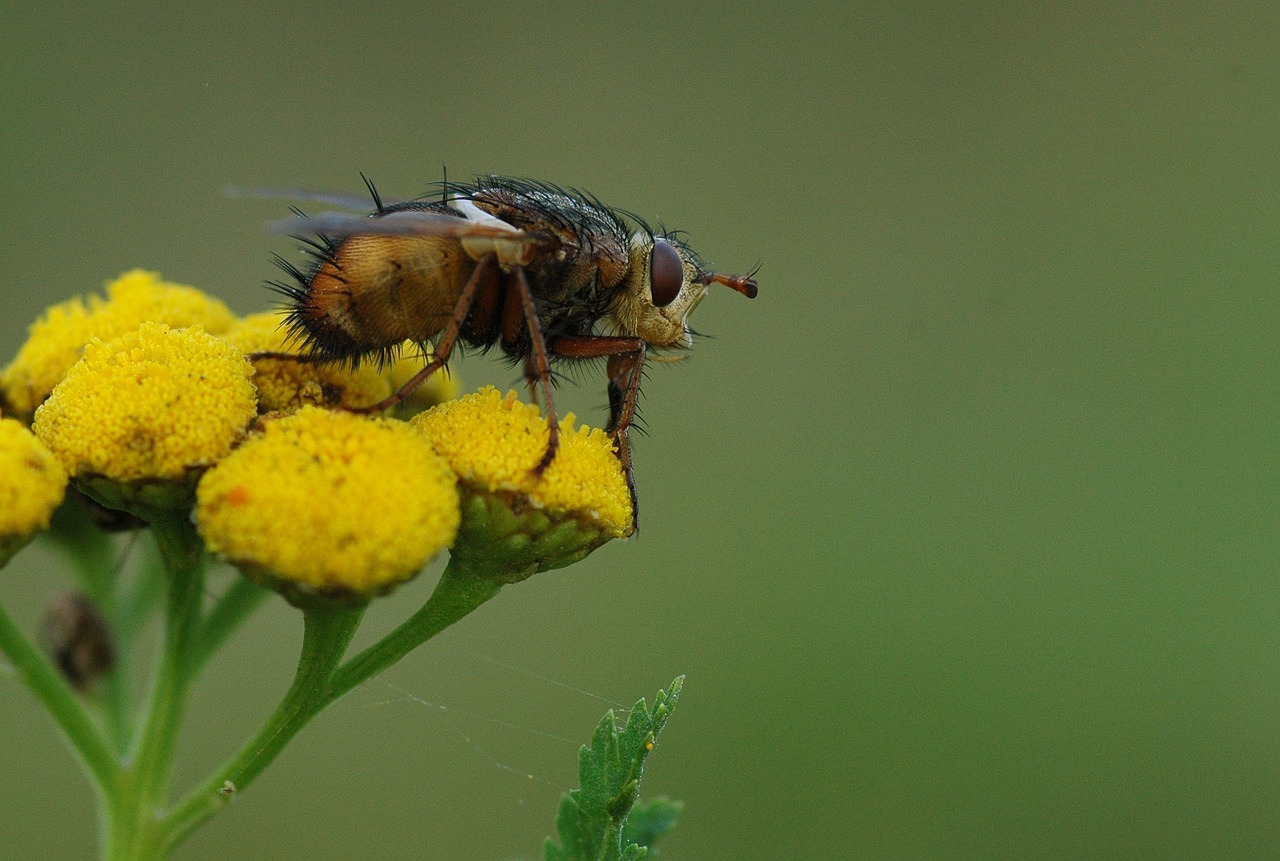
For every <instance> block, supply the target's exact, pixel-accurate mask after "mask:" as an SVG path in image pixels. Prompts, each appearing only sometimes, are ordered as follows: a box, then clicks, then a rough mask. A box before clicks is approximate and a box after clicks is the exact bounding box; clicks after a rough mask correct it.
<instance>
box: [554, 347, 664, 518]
mask: <svg viewBox="0 0 1280 861" xmlns="http://www.w3.org/2000/svg"><path fill="white" fill-rule="evenodd" d="M551 350H552V352H554V353H555V354H556V355H558V356H566V357H568V358H575V359H599V358H608V360H609V361H608V366H607V369H608V374H609V425H608V427H606V428H605V430H606V431H608V432H609V435H610V436H611V437H613V442H614V445H616V446H617V448H618V460H619V462H621V464H622V474H623V476H624V477H625V478H626V482H627V493H629V494H630V496H631V528H632V531H633V532H634V531H635V530H636V529H638V528H639V526H640V498H639V497H638V496H637V495H636V475H635V470H634V469H632V466H631V437H630V434H629V433H628V431H629V430H630V428H631V422H632V421H633V420H634V419H635V415H636V401H637V400H638V399H639V397H640V379H641V377H642V376H643V374H644V360H645V350H646V345H645V342H644V341H642V340H641V339H639V338H620V337H608V336H604V335H583V336H581V337H566V338H557V339H556V340H555V341H553V342H552V344H551Z"/></svg>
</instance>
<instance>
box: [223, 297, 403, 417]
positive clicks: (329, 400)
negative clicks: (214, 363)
mask: <svg viewBox="0 0 1280 861" xmlns="http://www.w3.org/2000/svg"><path fill="white" fill-rule="evenodd" d="M284 319H285V314H284V312H280V311H267V312H264V313H262V314H252V315H250V316H248V317H245V318H244V319H242V320H240V321H239V322H237V323H236V324H235V325H233V326H232V327H231V329H230V331H228V332H227V333H226V335H224V336H223V337H224V338H225V339H226V341H227V342H228V343H229V344H231V345H232V346H234V347H236V348H237V349H239V350H240V351H242V352H244V353H288V352H292V350H291V347H292V346H293V345H292V342H291V341H290V340H289V336H288V330H287V329H283V328H281V323H282V321H283V320H284ZM253 366H254V370H255V374H254V377H253V383H254V385H255V386H257V388H258V410H259V412H262V413H269V412H296V411H297V410H298V409H300V408H301V407H304V406H307V405H312V406H321V407H338V406H342V407H365V406H369V405H370V404H376V403H377V402H378V401H380V400H382V399H383V398H385V397H386V396H387V395H389V394H391V385H390V383H389V382H388V381H387V379H386V376H385V375H384V374H380V373H378V371H377V369H376V368H374V367H373V366H372V365H370V364H367V363H366V364H364V365H362V366H361V367H360V368H359V369H357V370H352V369H351V368H346V367H342V366H340V365H332V364H317V363H315V362H295V361H289V360H287V359H255V360H254V361H253Z"/></svg>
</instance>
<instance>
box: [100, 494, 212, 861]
mask: <svg viewBox="0 0 1280 861" xmlns="http://www.w3.org/2000/svg"><path fill="white" fill-rule="evenodd" d="M151 528H152V532H153V534H154V535H155V539H156V543H157V545H158V546H159V548H160V553H161V556H162V557H163V559H164V562H165V568H166V575H167V581H168V592H167V595H166V606H165V622H164V640H163V644H162V648H161V654H160V662H159V665H158V667H157V671H156V677H155V680H154V682H153V684H152V689H151V696H150V698H149V701H148V704H147V709H146V712H145V714H144V716H143V720H142V721H141V729H140V734H139V735H138V736H137V739H138V744H137V748H136V750H135V751H133V753H132V754H131V755H130V756H129V757H128V760H129V762H128V765H127V771H126V772H125V773H124V774H123V775H122V778H121V780H120V781H119V782H118V784H117V786H116V787H115V788H114V790H115V791H114V793H113V797H112V798H111V799H110V800H109V810H108V821H107V834H106V855H105V857H107V858H112V859H126V858H128V859H151V858H160V857H163V849H162V845H161V841H160V825H161V821H160V820H159V819H158V817H157V816H156V811H158V810H159V809H160V808H161V807H162V805H163V804H164V800H165V796H166V794H167V793H168V788H169V778H170V774H171V770H172V765H173V751H174V746H175V745H176V743H177V736H178V728H179V726H180V724H181V722H182V714H183V711H184V709H185V706H186V701H187V691H188V689H189V686H190V680H191V679H190V676H191V674H190V672H189V662H190V658H191V653H192V645H193V639H194V633H195V631H196V630H197V627H196V626H197V624H198V623H199V619H200V602H201V600H202V598H203V595H204V557H203V551H202V545H201V542H200V538H199V536H198V535H197V534H196V531H195V527H194V526H193V525H192V523H191V522H190V520H189V519H187V518H186V517H185V516H175V517H170V518H163V519H157V520H156V521H154V522H153V523H152V526H151Z"/></svg>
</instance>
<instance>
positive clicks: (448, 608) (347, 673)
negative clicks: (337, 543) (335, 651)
mask: <svg viewBox="0 0 1280 861" xmlns="http://www.w3.org/2000/svg"><path fill="white" fill-rule="evenodd" d="M501 589H502V583H501V582H499V581H498V580H497V579H496V578H492V577H484V576H480V575H475V574H472V573H467V572H463V571H462V569H461V566H458V565H455V564H454V562H453V560H452V559H451V560H450V562H449V565H448V566H447V567H446V568H445V570H444V573H443V574H441V575H440V582H439V583H437V584H436V588H435V591H433V592H432V593H431V597H430V598H428V599H427V603H425V604H423V605H422V608H421V609H419V610H418V612H416V613H414V614H413V615H412V616H410V617H409V618H408V619H406V620H405V621H404V622H403V623H402V624H401V625H400V626H399V627H398V628H396V629H395V630H394V631H392V632H391V633H390V634H387V636H385V637H383V638H382V639H381V640H379V641H378V642H377V643H374V644H373V645H372V646H370V647H369V648H367V649H365V650H364V651H363V652H361V653H360V654H359V655H356V656H355V657H354V658H352V659H351V660H350V661H347V662H346V663H345V664H343V665H342V667H341V668H339V670H338V671H337V672H336V673H334V674H333V681H332V682H331V683H330V686H329V688H330V690H329V702H333V701H335V700H337V699H340V698H341V697H343V696H344V695H346V694H347V693H348V692H349V691H351V690H352V689H353V688H355V687H356V686H357V685H360V684H361V683H363V682H365V681H367V680H369V679H371V678H373V677H374V676H376V675H377V674H378V673H380V672H382V671H383V670H385V669H386V668H387V667H389V666H391V665H392V664H394V663H395V662H396V661H399V660H400V659H401V658H403V657H404V656H405V655H407V654H409V652H411V651H413V650H414V649H416V648H417V647H418V646H421V645H422V644H423V643H425V642H426V641H427V640H429V639H431V638H432V637H434V636H435V635H436V634H438V633H440V632H441V631H443V630H444V629H445V628H447V627H449V626H450V625H452V624H453V623H454V622H457V621H458V620H460V619H461V618H463V617H464V616H466V615H467V614H469V613H470V612H471V611H472V610H475V609H476V608H477V607H479V606H480V605H481V604H483V603H485V602H486V601H488V600H489V599H490V598H492V597H493V596H495V595H497V594H498V592H499V591H500V590H501Z"/></svg>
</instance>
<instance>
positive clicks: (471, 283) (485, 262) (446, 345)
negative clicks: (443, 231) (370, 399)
mask: <svg viewBox="0 0 1280 861" xmlns="http://www.w3.org/2000/svg"><path fill="white" fill-rule="evenodd" d="M496 285H497V258H496V257H495V256H494V255H493V254H492V253H490V254H486V255H484V256H483V257H481V258H480V259H479V260H477V261H476V268H475V270H474V271H473V272H472V273H471V277H470V278H468V279H467V284H466V286H465V287H463V288H462V294H461V295H460V296H458V303H457V304H456V305H454V306H453V313H452V314H451V315H450V316H449V322H448V324H447V325H446V326H445V327H444V331H443V332H442V333H441V334H440V340H439V341H438V342H437V343H436V346H435V354H434V355H433V356H432V357H431V361H429V362H427V363H426V364H425V365H423V367H422V370H420V371H418V373H416V374H414V375H413V376H412V377H410V378H409V379H408V380H407V381H406V382H405V384H404V385H402V386H401V387H400V388H398V389H396V390H395V391H394V392H392V393H391V394H390V395H388V396H387V397H385V398H383V399H382V400H380V401H378V402H377V403H376V404H371V405H369V406H367V407H359V408H357V409H353V410H351V412H354V413H380V412H382V411H384V410H388V409H390V408H391V407H394V406H395V405H396V404H398V403H400V402H401V401H403V400H404V399H405V398H407V397H408V396H409V394H410V393H411V392H412V391H413V390H414V389H416V388H417V387H418V386H420V385H422V384H423V383H424V382H425V381H426V379H427V377H430V376H431V375H432V374H434V373H435V372H436V371H438V370H440V369H441V368H443V367H444V366H445V365H447V364H448V363H449V356H450V355H451V354H452V353H453V345H454V344H456V343H457V341H458V334H459V333H460V332H461V331H462V325H463V323H465V322H466V320H467V315H468V314H470V313H471V307H472V306H473V305H474V304H475V301H476V295H477V294H478V293H479V292H480V291H481V290H482V289H495V288H496Z"/></svg>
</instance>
